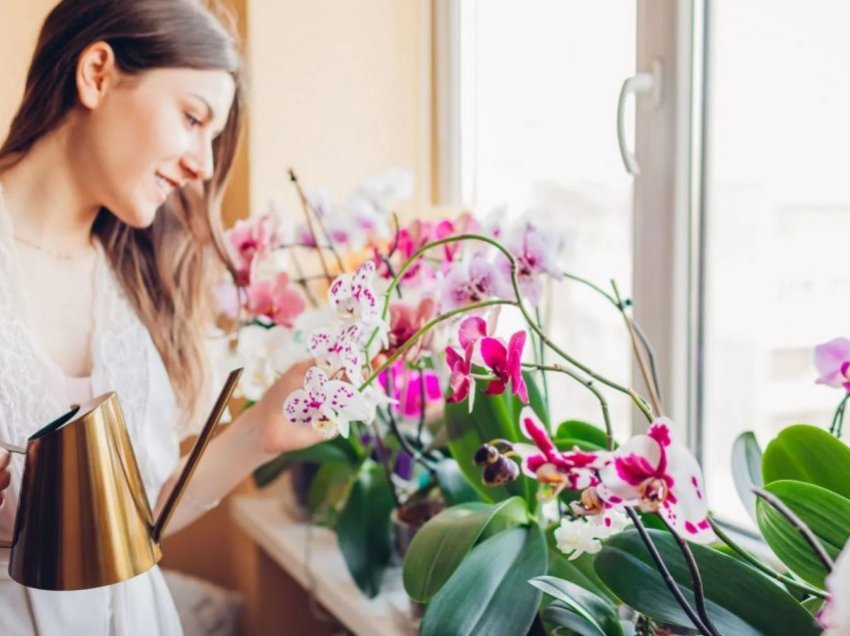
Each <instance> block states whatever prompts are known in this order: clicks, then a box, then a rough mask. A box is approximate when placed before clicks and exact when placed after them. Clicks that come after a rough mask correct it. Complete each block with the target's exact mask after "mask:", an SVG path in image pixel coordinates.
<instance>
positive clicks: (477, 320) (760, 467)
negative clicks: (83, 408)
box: [219, 172, 850, 636]
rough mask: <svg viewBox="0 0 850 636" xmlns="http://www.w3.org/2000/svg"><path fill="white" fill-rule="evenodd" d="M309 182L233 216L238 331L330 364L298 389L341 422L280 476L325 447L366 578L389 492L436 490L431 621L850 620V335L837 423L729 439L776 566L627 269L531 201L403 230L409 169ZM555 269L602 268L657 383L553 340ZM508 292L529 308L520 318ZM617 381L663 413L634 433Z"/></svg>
mask: <svg viewBox="0 0 850 636" xmlns="http://www.w3.org/2000/svg"><path fill="white" fill-rule="evenodd" d="M292 178H293V181H294V182H295V183H296V186H297V187H298V191H299V195H300V199H301V201H302V204H303V211H304V215H305V220H306V223H305V225H304V226H303V227H301V228H299V229H298V230H297V231H296V233H295V237H294V238H291V237H286V236H284V234H283V232H282V230H281V228H282V224H281V223H280V222H279V221H277V220H276V219H275V218H274V217H273V215H266V216H263V217H259V218H257V219H255V220H251V221H246V222H243V223H240V224H238V225H237V226H236V227H235V228H234V229H233V230H232V231H231V233H230V234H229V236H228V240H229V242H230V245H231V247H232V249H233V252H234V254H235V256H236V258H235V262H236V263H237V271H236V272H235V276H234V282H232V283H230V284H229V285H226V286H223V287H222V289H221V290H219V298H220V305H221V309H222V311H223V312H224V313H226V314H228V315H229V316H231V318H234V319H236V320H239V321H240V323H241V324H242V327H241V329H240V330H239V342H238V344H237V345H236V347H235V350H236V351H237V352H241V353H242V354H245V355H247V354H248V352H250V353H251V354H253V355H254V356H255V357H256V358H258V362H257V363H256V364H255V365H253V366H250V365H249V368H251V369H255V371H254V374H253V375H254V376H255V377H256V382H257V384H258V385H259V384H262V383H263V382H268V381H269V378H270V377H273V375H274V373H275V372H279V371H280V370H282V366H281V365H282V360H281V358H282V357H283V356H281V355H277V354H276V352H273V351H272V350H273V349H275V347H274V346H272V345H268V344H267V345H262V344H260V343H261V342H262V339H261V338H258V337H257V335H258V333H259V332H258V330H264V331H266V332H268V333H269V334H274V333H277V334H284V335H283V336H281V335H278V336H276V339H275V343H277V344H276V346H277V351H279V350H281V349H285V350H286V351H287V352H288V355H289V356H290V361H291V360H292V359H293V352H294V351H299V352H300V353H302V354H303V353H305V352H306V353H307V354H308V355H310V356H311V357H312V358H313V359H314V360H315V366H314V367H313V368H312V369H310V371H309V372H308V373H307V375H306V377H305V381H304V386H303V388H302V389H299V390H297V391H295V392H294V393H293V394H292V395H290V396H289V397H288V399H287V400H286V403H285V404H284V405H283V409H284V413H285V415H286V416H287V418H288V419H289V420H290V421H292V422H294V423H296V424H301V425H304V426H312V427H313V428H315V429H316V430H318V431H320V432H321V433H322V434H323V435H324V436H325V437H326V438H327V441H326V442H325V443H323V444H319V445H317V446H316V447H314V448H312V449H306V450H305V451H299V452H298V453H295V454H290V455H289V456H284V457H282V458H280V460H276V462H275V467H271V468H269V469H267V470H266V471H265V473H266V478H267V477H268V475H270V474H276V473H277V472H278V470H279V468H281V467H285V466H287V465H289V463H290V462H291V461H292V460H294V459H310V460H314V461H317V462H319V463H320V464H321V468H320V469H319V470H320V476H318V477H317V478H316V480H315V482H314V483H315V490H313V491H312V495H313V497H312V498H313V500H314V502H315V501H321V502H324V503H325V504H326V506H325V513H326V514H325V517H324V519H325V521H326V522H327V523H329V524H330V525H333V527H334V528H335V530H336V532H337V536H338V538H339V543H340V547H341V549H342V551H343V554H344V555H345V556H346V559H347V562H348V564H349V568H350V570H351V573H352V575H353V577H354V579H355V581H356V582H357V583H358V585H360V587H361V589H363V590H364V592H366V593H367V594H369V595H374V594H375V593H377V591H378V590H379V587H380V580H381V574H382V572H383V569H384V568H385V567H386V566H387V564H388V563H389V545H388V544H389V538H388V526H389V517H390V515H391V513H392V511H393V510H394V509H395V510H396V511H399V510H401V509H403V508H404V507H405V505H406V504H407V503H408V502H409V501H412V500H414V499H415V498H416V497H417V496H422V495H423V493H425V494H427V496H429V497H430V496H432V495H433V494H434V493H435V492H436V493H437V496H438V497H439V499H440V500H441V501H442V502H444V504H445V505H446V506H448V507H447V508H446V509H445V510H443V511H442V512H440V513H439V514H437V515H436V516H435V517H433V518H432V519H430V520H429V521H427V522H426V523H425V524H424V526H422V528H421V529H420V530H419V531H418V533H417V534H416V537H415V538H414V539H413V542H412V544H411V545H410V548H409V550H408V552H407V554H406V556H405V560H404V572H403V575H404V583H405V588H406V589H407V591H408V594H409V595H410V596H411V598H412V599H414V600H415V601H418V602H421V603H425V604H426V606H427V607H426V611H425V615H424V619H423V622H422V626H421V633H423V634H447V633H451V634H472V633H488V634H523V633H527V632H529V631H532V632H535V630H537V631H536V632H535V633H542V632H541V631H540V630H544V631H548V632H551V633H555V632H557V633H562V632H564V631H566V633H577V634H603V635H616V636H620V635H622V634H627V633H639V634H650V633H675V632H673V631H671V630H681V629H685V630H688V629H690V630H696V631H697V632H699V633H702V634H711V635H717V634H780V633H783V634H784V633H794V634H817V633H819V632H820V631H821V630H826V631H825V633H827V634H831V635H833V636H834V635H841V634H845V635H846V634H850V631H848V629H850V627H848V626H850V620H848V612H850V603H848V601H850V590H848V576H849V574H848V568H850V565H848V562H850V556H848V553H850V547H845V545H846V544H847V543H848V537H850V470H848V468H850V448H848V447H847V446H846V445H845V444H844V443H843V442H842V441H840V439H839V438H840V436H841V432H842V431H841V429H842V424H843V415H844V408H845V405H846V403H847V401H848V399H850V397H848V396H850V370H849V369H850V340H846V339H837V340H833V341H831V342H829V343H826V344H824V345H822V346H820V347H818V348H817V349H816V350H815V364H816V368H817V370H818V373H819V379H818V382H820V383H823V384H826V385H829V386H833V387H836V388H837V389H838V390H840V391H842V392H843V396H842V399H841V401H840V403H839V406H838V407H837V409H836V413H835V416H834V418H833V421H832V425H831V427H830V431H829V432H827V431H825V430H823V429H820V428H817V427H812V426H803V425H797V426H792V427H789V428H787V429H785V430H784V431H783V432H782V433H781V434H780V435H779V436H778V437H777V438H776V439H775V440H773V441H771V442H770V444H769V445H768V446H767V448H766V449H765V451H764V452H762V451H761V449H760V447H759V446H758V445H757V443H756V442H755V438H754V436H752V434H745V435H742V436H741V437H740V438H739V439H738V441H737V442H736V444H735V448H734V449H733V464H734V466H735V477H736V483H737V485H738V488H739V491H740V492H741V496H742V498H743V500H744V502H745V504H746V505H747V506H748V509H749V510H750V512H751V514H752V515H753V518H754V520H755V521H756V523H757V524H758V526H759V529H760V530H761V533H762V535H763V537H764V539H765V541H766V543H767V545H768V546H769V547H770V548H771V549H772V550H773V551H774V553H775V555H776V557H777V559H778V561H780V562H781V563H782V564H783V566H784V568H785V570H784V571H783V570H779V569H775V568H773V567H771V566H769V565H767V564H765V563H764V562H762V560H761V559H759V558H757V557H755V556H754V555H752V554H751V553H750V552H748V551H747V550H746V549H744V548H742V547H741V546H740V545H739V544H738V543H737V542H736V541H735V540H734V538H732V537H731V536H730V533H729V532H727V530H726V529H724V527H723V526H722V525H721V524H719V523H718V522H717V521H716V520H715V519H714V518H713V517H712V515H711V513H710V511H709V507H708V499H707V496H706V495H707V493H706V491H705V483H704V479H703V474H702V469H701V468H700V465H699V463H698V462H697V459H696V458H695V456H694V455H693V454H692V453H691V451H690V450H689V448H688V447H687V445H686V444H685V442H684V439H683V437H682V435H681V432H680V430H679V428H678V427H677V426H676V425H675V424H674V423H673V422H672V421H671V419H670V418H669V417H668V416H667V415H666V413H665V410H664V406H663V403H662V400H661V395H660V390H659V386H658V383H657V380H656V377H655V373H654V368H655V365H654V359H653V353H652V349H651V347H650V345H649V343H648V341H647V339H646V338H645V337H644V335H643V333H642V331H641V329H640V327H639V325H637V324H636V323H635V322H634V320H633V319H632V317H631V315H630V311H629V307H630V306H631V301H626V300H623V299H622V297H621V295H620V292H619V289H618V288H617V286H616V285H615V284H612V290H611V292H606V291H604V290H603V289H602V288H601V287H600V286H598V285H595V284H593V283H591V282H589V281H586V280H584V279H582V278H580V277H578V276H575V275H573V274H567V273H565V272H562V271H561V270H560V269H559V268H558V266H557V253H558V249H559V248H560V243H559V241H558V240H557V238H553V237H551V236H550V235H549V234H547V233H545V232H543V231H541V229H540V228H539V227H537V226H535V225H534V224H533V223H531V222H529V221H525V220H524V221H523V222H522V223H520V224H519V225H518V226H517V227H515V228H512V229H510V230H509V231H501V230H499V229H497V228H493V229H488V228H487V227H486V224H485V225H481V224H479V223H478V222H476V220H475V219H474V218H473V217H472V216H471V215H469V214H464V215H461V216H460V217H458V218H456V219H441V220H437V221H429V220H424V219H417V220H415V221H413V222H412V223H411V224H409V225H408V226H406V227H400V226H399V224H398V222H397V220H396V217H395V216H394V215H393V214H392V206H393V205H394V204H395V203H396V202H397V200H398V197H399V195H400V193H403V192H409V190H410V182H409V180H408V179H407V178H406V177H404V178H402V177H400V173H397V172H394V173H391V174H390V177H388V178H386V179H385V181H384V182H381V180H380V179H377V180H376V179H372V180H370V181H369V182H367V184H366V185H364V186H363V187H361V188H360V189H359V190H358V192H357V193H356V194H355V195H354V196H353V197H352V198H351V200H350V201H349V202H348V203H346V204H344V205H342V206H332V205H331V204H330V203H329V200H330V199H329V196H328V195H327V194H326V193H323V192H314V193H311V194H309V195H304V194H302V193H301V190H300V186H298V185H297V180H295V178H294V175H292ZM297 250H312V251H313V252H314V253H315V254H316V255H317V256H318V261H319V263H320V265H321V274H311V275H309V276H307V275H305V274H304V273H303V267H302V266H301V262H300V261H299V260H298V258H296V257H295V256H294V254H295V253H296V251H297ZM282 251H283V252H289V254H290V256H291V257H292V258H294V259H295V260H293V262H292V263H291V265H292V267H294V268H295V269H296V270H297V271H298V272H299V273H298V278H297V279H292V278H289V277H288V276H287V275H286V274H285V272H284V271H283V267H284V265H282V264H281V259H280V257H279V253H280V252H282ZM547 279H548V280H552V281H556V282H557V281H561V280H564V279H569V280H571V281H576V282H578V283H579V284H584V285H587V286H588V287H589V288H591V289H593V290H595V291H596V292H598V293H599V295H600V296H601V297H602V298H603V299H604V300H605V301H606V302H608V303H609V304H610V305H611V306H612V307H613V308H614V309H615V310H616V311H618V312H619V313H620V314H621V316H622V318H623V320H624V324H625V327H626V329H627V330H628V333H629V335H630V337H631V340H632V344H633V346H634V350H635V353H636V358H637V363H638V367H639V369H640V371H641V376H642V381H643V385H644V386H645V387H646V393H647V395H646V397H644V396H643V395H642V394H641V393H640V392H639V391H637V390H636V389H635V388H633V387H630V386H628V385H627V384H624V383H621V382H617V381H615V380H612V379H610V378H608V377H606V376H604V375H602V374H600V373H598V372H596V371H594V370H593V369H592V368H591V367H590V366H589V365H588V364H586V363H584V362H583V361H580V360H578V359H576V358H575V357H573V356H571V355H570V354H569V353H568V352H567V351H566V350H565V349H564V348H562V347H561V346H559V345H558V343H556V342H554V341H553V340H552V339H551V338H550V336H549V335H548V333H547V330H546V328H545V326H544V325H543V324H541V322H540V320H539V319H538V317H537V314H536V312H534V311H533V310H531V309H529V307H535V306H537V304H538V303H539V302H540V300H541V296H542V293H543V289H544V287H545V285H544V282H545V281H546V280H547ZM317 288H320V289H323V291H324V292H325V294H326V299H327V300H326V302H325V303H324V304H323V303H321V302H320V301H319V300H318V298H319V296H320V294H317V293H316V292H317ZM308 304H312V305H313V307H312V309H308V308H307V306H308ZM502 312H513V313H514V314H515V316H518V317H519V318H520V319H521V320H522V323H523V327H522V328H521V329H519V330H517V329H513V330H512V333H510V334H509V335H506V337H502V336H501V335H500V331H499V329H500V327H499V323H500V316H501V315H502ZM246 318H247V319H246ZM269 341H271V338H269ZM283 343H286V344H285V345H284V344H283ZM624 371H625V370H624ZM547 377H548V378H550V379H551V380H552V381H554V380H555V378H556V377H561V378H565V379H566V380H567V381H574V382H578V383H579V384H580V385H581V386H583V387H585V388H586V389H587V390H588V391H590V392H591V393H592V394H593V395H594V397H595V398H596V399H597V401H598V404H599V415H600V422H601V426H597V425H594V424H591V423H587V422H581V421H576V420H571V419H568V414H564V413H552V412H550V409H549V408H548V398H547V386H548V382H547ZM541 386H542V390H541V388H540V387H541ZM610 393H613V394H614V395H619V396H622V397H623V398H625V399H628V400H630V401H631V402H632V403H633V404H634V405H635V406H636V407H637V409H638V410H639V412H640V413H642V414H643V416H644V417H645V420H646V422H645V429H644V430H645V432H640V433H637V434H635V435H633V436H632V437H630V438H629V439H626V440H624V441H623V442H622V443H621V444H618V443H617V441H616V440H615V439H614V435H613V428H612V425H611V422H610V421H609V413H608V400H609V399H610V395H609V394H610ZM557 422H561V423H560V424H556V423H557ZM822 458H829V461H831V462H837V464H836V466H838V467H840V468H839V469H838V470H837V471H835V470H828V469H827V468H826V467H825V465H824V462H823V461H822ZM261 472H263V471H261ZM837 473H838V474H837ZM446 545H450V546H452V548H451V549H450V550H446V549H444V546H446ZM724 545H725V548H724V550H725V551H721V550H718V549H716V548H717V547H718V546H724ZM842 549H843V553H841V551H842ZM839 553H841V556H840V557H839V556H838V555H839ZM363 554H368V555H370V558H369V559H364V558H363ZM836 557H838V558H837V560H836ZM481 608H486V609H485V610H484V611H480V609H481ZM665 630H667V631H665ZM789 630H790V631H789Z"/></svg>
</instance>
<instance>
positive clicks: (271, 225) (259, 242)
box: [225, 213, 280, 287]
mask: <svg viewBox="0 0 850 636" xmlns="http://www.w3.org/2000/svg"><path fill="white" fill-rule="evenodd" d="M279 233H280V227H279V220H278V218H277V217H276V216H275V215H273V214H271V213H270V214H264V215H263V216H259V217H256V218H250V219H241V220H239V221H237V222H236V224H235V225H234V226H233V227H232V228H231V229H230V230H229V231H228V232H227V233H226V235H225V236H226V239H227V242H228V243H229V245H230V247H231V252H232V255H233V258H234V261H235V265H236V284H237V285H238V286H240V287H246V286H248V285H249V284H250V283H251V272H252V267H253V264H254V262H255V260H256V259H258V258H260V257H262V256H265V255H266V254H268V253H269V252H270V251H271V250H272V248H273V247H274V244H275V242H277V240H278V238H279Z"/></svg>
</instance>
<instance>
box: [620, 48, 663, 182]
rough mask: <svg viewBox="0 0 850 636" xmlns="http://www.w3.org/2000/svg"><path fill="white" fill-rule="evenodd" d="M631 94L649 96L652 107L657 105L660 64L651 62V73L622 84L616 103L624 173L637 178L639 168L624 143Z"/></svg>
mask: <svg viewBox="0 0 850 636" xmlns="http://www.w3.org/2000/svg"><path fill="white" fill-rule="evenodd" d="M631 94H634V95H635V98H637V96H638V95H650V96H651V97H652V103H653V105H658V103H659V102H660V100H661V62H659V61H657V60H656V61H655V62H653V64H652V71H651V72H648V71H643V72H640V73H635V74H634V75H632V76H631V77H630V78H628V79H627V80H626V81H625V82H623V87H622V88H621V89H620V98H619V100H618V101H617V141H618V143H619V145H620V156H621V157H622V158H623V165H624V166H625V167H626V172H628V173H629V174H630V175H634V176H637V175H639V174H640V166H638V162H637V159H635V155H634V153H633V152H632V151H631V150H630V149H629V145H628V142H627V141H626V121H625V119H626V100H627V99H628V97H629V95H631Z"/></svg>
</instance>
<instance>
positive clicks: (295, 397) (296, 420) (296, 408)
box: [283, 389, 319, 425]
mask: <svg viewBox="0 0 850 636" xmlns="http://www.w3.org/2000/svg"><path fill="white" fill-rule="evenodd" d="M283 413H284V415H286V419H288V420H289V421H290V422H292V423H293V424H306V425H309V424H312V423H313V420H314V419H315V418H316V417H317V416H318V414H319V409H318V408H317V407H316V405H315V403H314V402H313V400H311V399H310V396H309V394H308V393H307V391H305V390H304V389H298V390H297V391H294V392H293V393H292V394H290V396H289V397H288V398H286V402H285V403H284V405H283Z"/></svg>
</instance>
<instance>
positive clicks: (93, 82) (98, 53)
mask: <svg viewBox="0 0 850 636" xmlns="http://www.w3.org/2000/svg"><path fill="white" fill-rule="evenodd" d="M115 75H116V67H115V52H114V51H113V50H112V47H111V46H109V44H108V43H106V42H103V41H99V42H94V43H93V44H89V45H88V46H87V47H86V48H85V49H84V50H83V52H82V53H81V54H80V59H79V60H78V61H77V75H76V79H77V94H78V95H79V97H80V102H81V103H82V105H83V106H85V107H86V108H91V109H93V108H97V106H98V104H100V102H101V100H102V99H103V96H104V95H105V94H106V91H107V90H108V89H109V87H111V86H112V85H113V84H114V82H115Z"/></svg>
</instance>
